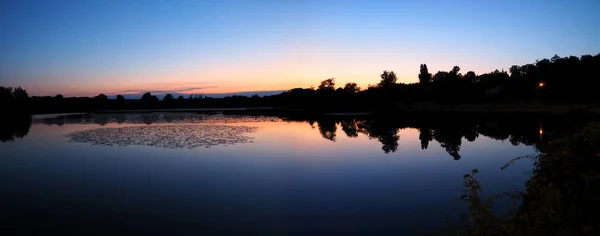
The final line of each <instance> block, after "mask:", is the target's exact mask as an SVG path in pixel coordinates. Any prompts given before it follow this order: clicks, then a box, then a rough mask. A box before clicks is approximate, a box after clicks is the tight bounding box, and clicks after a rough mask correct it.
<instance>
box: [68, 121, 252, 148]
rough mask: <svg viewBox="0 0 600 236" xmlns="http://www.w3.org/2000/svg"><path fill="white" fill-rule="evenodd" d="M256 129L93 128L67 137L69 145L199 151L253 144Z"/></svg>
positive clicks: (188, 126) (193, 126)
mask: <svg viewBox="0 0 600 236" xmlns="http://www.w3.org/2000/svg"><path fill="white" fill-rule="evenodd" d="M256 130H257V128H256V127H250V126H230V125H214V124H205V125H198V124H174V125H147V126H129V127H118V128H109V127H106V128H96V129H90V130H83V131H76V132H73V133H70V134H68V135H67V137H68V138H69V139H70V141H71V142H80V143H91V144H93V145H102V146H131V145H140V146H151V147H160V148H172V149H178V148H188V149H193V148H198V147H206V148H208V147H211V146H216V145H234V144H240V143H249V142H252V140H253V137H252V136H251V135H250V134H251V133H254V132H256Z"/></svg>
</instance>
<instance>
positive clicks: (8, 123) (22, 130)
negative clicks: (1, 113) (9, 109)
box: [0, 116, 31, 142]
mask: <svg viewBox="0 0 600 236" xmlns="http://www.w3.org/2000/svg"><path fill="white" fill-rule="evenodd" d="M30 128H31V116H12V117H3V118H1V119H0V142H7V141H13V140H15V139H22V138H24V137H25V136H27V134H28V133H29V129H30Z"/></svg>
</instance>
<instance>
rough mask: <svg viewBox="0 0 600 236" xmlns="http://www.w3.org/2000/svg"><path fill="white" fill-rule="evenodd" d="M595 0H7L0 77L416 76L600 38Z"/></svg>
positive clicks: (369, 79) (78, 90)
mask: <svg viewBox="0 0 600 236" xmlns="http://www.w3.org/2000/svg"><path fill="white" fill-rule="evenodd" d="M599 12H600V1H598V0H506V1H500V0H498V1H492V0H472V1H471V0H469V1H467V0H464V1H461V0H452V1H451V0H448V1H442V0H437V1H434V0H419V1H417V0H412V1H411V0H370V1H353V0H339V1H338V0H273V1H271V0H263V1H257V0H254V1H253V0H240V1H228V0H219V1H201V0H71V1H52V0H39V1H31V0H2V1H0V85H5V86H6V85H8V86H22V87H24V88H26V89H27V90H28V92H29V93H30V94H31V95H56V94H59V93H60V94H63V95H65V96H92V95H96V94H99V93H105V94H127V93H140V92H142V91H170V92H177V93H223V92H238V91H262V90H285V89H291V88H294V87H309V86H311V85H317V84H318V83H319V81H321V80H324V79H327V78H330V77H335V78H336V81H337V83H338V86H341V85H343V84H344V83H346V82H357V83H358V84H359V85H360V86H363V87H366V86H367V85H368V84H375V83H377V82H378V80H379V74H381V72H382V71H383V70H393V71H395V72H396V73H397V74H398V77H399V82H405V83H409V82H416V81H417V74H418V73H419V65H420V64H421V63H426V64H427V65H428V67H429V69H430V72H431V73H435V72H436V71H438V70H450V69H451V68H452V66H454V65H458V66H460V67H461V68H462V71H461V72H463V73H465V72H466V71H469V70H473V71H475V72H477V73H478V74H480V73H485V72H489V71H492V70H494V69H502V68H504V69H505V70H508V68H509V67H510V66H511V65H513V64H519V65H520V64H525V63H531V62H534V61H535V60H536V59H541V58H544V57H546V58H549V57H552V56H553V55H554V54H558V55H560V56H568V55H576V56H581V55H582V54H597V53H599V52H600V39H599V38H600V24H599V22H600V14H599Z"/></svg>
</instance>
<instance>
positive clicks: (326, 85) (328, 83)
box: [317, 78, 335, 92]
mask: <svg viewBox="0 0 600 236" xmlns="http://www.w3.org/2000/svg"><path fill="white" fill-rule="evenodd" d="M317 90H319V91H330V92H333V91H334V90H335V78H329V79H326V80H323V81H321V84H319V88H318V89H317Z"/></svg>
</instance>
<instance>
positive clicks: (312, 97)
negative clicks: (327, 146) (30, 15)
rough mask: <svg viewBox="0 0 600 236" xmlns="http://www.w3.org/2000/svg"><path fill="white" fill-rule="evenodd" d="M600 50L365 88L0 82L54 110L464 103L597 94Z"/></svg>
mask: <svg viewBox="0 0 600 236" xmlns="http://www.w3.org/2000/svg"><path fill="white" fill-rule="evenodd" d="M597 68H600V54H598V55H595V56H591V55H583V56H581V57H575V56H569V57H559V56H556V55H555V56H554V57H552V58H551V59H542V60H537V61H536V62H535V63H531V64H526V65H521V66H518V65H514V66H511V67H510V68H509V70H508V71H504V70H494V71H492V72H489V73H484V74H480V75H477V74H476V73H475V72H473V71H468V72H466V73H464V74H462V73H461V68H460V67H459V66H454V67H453V68H452V69H451V70H449V71H438V72H436V73H435V74H432V73H431V72H430V71H429V69H428V67H427V65H426V64H421V65H420V67H419V71H420V73H419V75H418V79H419V81H418V82H417V83H411V84H405V83H398V78H397V76H396V73H395V72H393V71H383V73H382V74H381V75H380V81H379V82H378V83H377V84H374V85H369V86H368V87H367V88H360V87H359V86H358V85H357V84H356V83H352V82H351V83H346V84H344V85H343V86H342V87H336V82H335V78H330V79H326V80H323V81H321V83H320V84H319V85H318V86H317V87H316V88H314V87H310V88H294V89H291V90H289V91H286V92H283V93H281V94H279V95H272V96H263V97H260V96H258V95H254V96H250V97H248V96H237V95H236V96H227V97H224V98H212V97H208V96H205V95H189V97H187V98H186V97H184V96H178V97H177V98H175V96H173V95H172V94H166V95H165V96H164V97H163V98H162V99H159V98H158V96H156V95H152V94H151V93H145V94H143V95H142V96H141V98H140V99H125V97H124V96H122V95H117V96H116V99H109V98H108V96H107V95H105V94H99V95H98V96H95V97H70V98H66V97H64V96H62V95H60V94H59V95H56V96H54V97H52V96H45V97H31V98H29V96H28V94H27V92H26V91H25V90H24V89H21V88H15V89H13V88H10V87H8V88H7V87H0V88H1V89H0V93H1V94H0V104H1V108H2V110H5V111H17V112H25V111H27V112H35V113H53V112H78V111H90V110H125V109H171V108H231V107H280V108H290V109H298V108H299V109H310V110H317V111H358V110H360V111H373V110H390V109H396V108H399V104H403V106H404V107H411V106H413V105H414V104H415V103H423V102H435V103H438V104H450V105H453V104H465V103H484V102H531V101H537V102H568V103H593V102H599V101H600V96H598V92H597V88H598V87H599V86H600V78H599V77H600V75H599V73H598V72H597Z"/></svg>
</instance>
